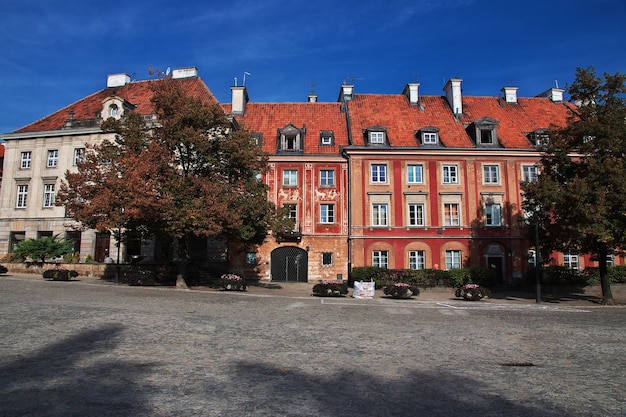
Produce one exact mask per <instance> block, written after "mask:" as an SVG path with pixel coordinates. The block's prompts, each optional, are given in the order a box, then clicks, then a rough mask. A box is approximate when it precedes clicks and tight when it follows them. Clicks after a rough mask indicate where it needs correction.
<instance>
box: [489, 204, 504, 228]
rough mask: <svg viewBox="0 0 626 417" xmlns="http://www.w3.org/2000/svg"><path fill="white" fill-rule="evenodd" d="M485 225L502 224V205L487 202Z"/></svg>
mask: <svg viewBox="0 0 626 417" xmlns="http://www.w3.org/2000/svg"><path fill="white" fill-rule="evenodd" d="M485 226H502V206H501V205H500V204H493V203H490V204H485Z"/></svg>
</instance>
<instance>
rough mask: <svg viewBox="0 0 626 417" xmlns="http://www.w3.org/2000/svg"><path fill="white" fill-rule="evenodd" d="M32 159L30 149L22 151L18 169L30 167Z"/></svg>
mask: <svg viewBox="0 0 626 417" xmlns="http://www.w3.org/2000/svg"><path fill="white" fill-rule="evenodd" d="M32 160H33V153H32V152H31V151H26V152H22V157H21V160H20V169H28V168H30V163H31V162H32Z"/></svg>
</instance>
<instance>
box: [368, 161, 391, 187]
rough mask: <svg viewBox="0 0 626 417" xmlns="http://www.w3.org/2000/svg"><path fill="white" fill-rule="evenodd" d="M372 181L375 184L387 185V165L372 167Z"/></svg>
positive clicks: (374, 165) (373, 165)
mask: <svg viewBox="0 0 626 417" xmlns="http://www.w3.org/2000/svg"><path fill="white" fill-rule="evenodd" d="M371 172H372V175H371V179H372V182H373V183H379V184H380V183H386V182H387V165H385V164H372V165H371Z"/></svg>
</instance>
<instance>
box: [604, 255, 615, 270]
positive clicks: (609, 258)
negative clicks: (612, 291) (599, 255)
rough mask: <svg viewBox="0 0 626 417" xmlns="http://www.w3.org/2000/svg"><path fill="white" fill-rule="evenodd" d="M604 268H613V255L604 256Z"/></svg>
mask: <svg viewBox="0 0 626 417" xmlns="http://www.w3.org/2000/svg"><path fill="white" fill-rule="evenodd" d="M606 266H608V267H611V266H615V255H613V254H610V255H606Z"/></svg>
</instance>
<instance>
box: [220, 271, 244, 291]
mask: <svg viewBox="0 0 626 417" xmlns="http://www.w3.org/2000/svg"><path fill="white" fill-rule="evenodd" d="M220 288H221V289H222V290H223V291H247V290H248V286H247V285H246V281H245V280H244V279H243V278H241V277H240V276H239V275H235V274H224V275H222V276H221V277H220Z"/></svg>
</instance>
